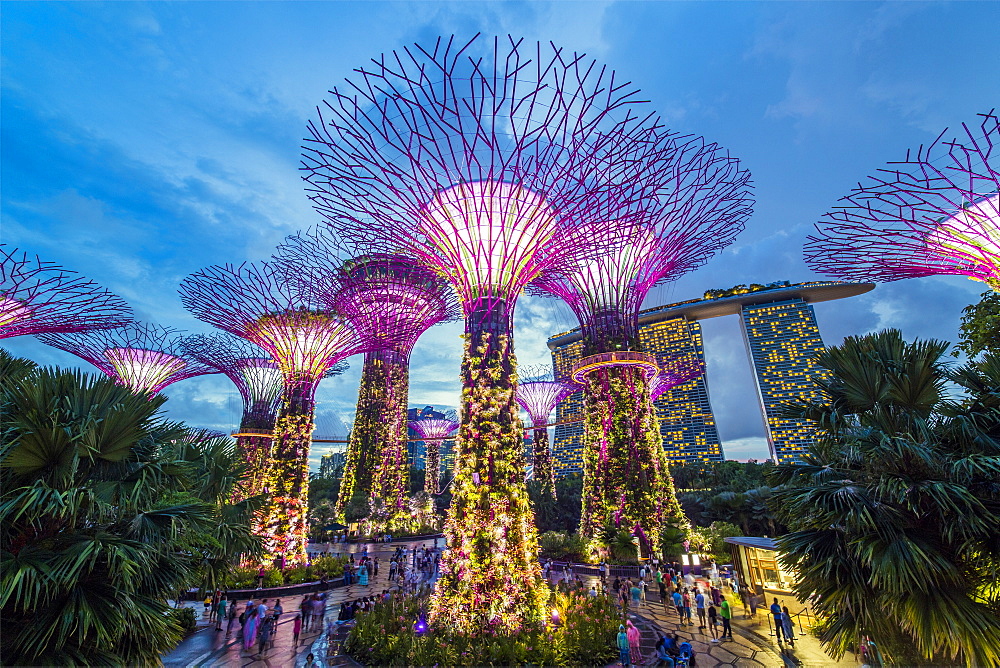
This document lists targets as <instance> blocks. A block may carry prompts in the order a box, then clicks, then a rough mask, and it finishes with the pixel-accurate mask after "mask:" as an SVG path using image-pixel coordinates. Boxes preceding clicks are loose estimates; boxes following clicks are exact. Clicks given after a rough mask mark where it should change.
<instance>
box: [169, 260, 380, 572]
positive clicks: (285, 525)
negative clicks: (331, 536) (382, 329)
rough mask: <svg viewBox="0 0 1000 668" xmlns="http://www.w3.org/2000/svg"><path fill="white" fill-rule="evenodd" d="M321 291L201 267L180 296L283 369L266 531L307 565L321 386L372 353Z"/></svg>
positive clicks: (244, 271) (261, 267)
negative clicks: (312, 451) (332, 373)
mask: <svg viewBox="0 0 1000 668" xmlns="http://www.w3.org/2000/svg"><path fill="white" fill-rule="evenodd" d="M318 291H319V288H315V289H314V286H312V285H310V284H308V283H307V282H304V281H303V282H297V281H294V280H291V277H288V276H286V275H285V274H284V273H283V272H281V271H279V270H278V269H277V268H276V267H275V266H274V265H273V264H271V263H266V262H261V263H258V264H252V263H244V264H242V265H239V266H233V265H223V266H213V267H208V268H206V269H202V270H201V271H199V272H196V273H194V274H192V275H191V276H188V277H187V278H185V279H184V281H183V282H182V283H181V287H180V294H181V301H183V303H184V306H185V307H187V309H188V310H189V311H191V312H192V313H193V314H194V315H195V317H197V318H198V319H200V320H203V321H205V322H207V323H209V324H211V325H214V326H215V327H218V328H219V329H222V330H224V331H227V332H229V333H230V334H234V335H236V336H239V337H241V338H244V339H246V340H247V341H250V342H251V343H254V344H256V345H257V346H259V347H261V348H263V349H264V351H266V352H267V353H268V354H269V355H270V356H271V357H272V358H273V359H274V360H275V361H276V362H277V363H278V370H279V371H280V372H281V379H282V384H283V390H282V401H281V407H280V409H279V411H278V416H277V418H276V420H275V425H274V432H273V436H272V440H271V455H270V457H269V459H270V461H269V462H268V465H269V466H268V472H267V475H266V476H265V478H266V480H265V483H264V485H263V491H264V492H265V493H267V494H268V495H269V499H268V507H267V510H266V517H265V520H264V522H263V526H262V527H261V528H260V531H261V533H262V534H263V536H264V539H265V547H266V549H267V551H268V553H269V554H270V555H272V556H275V557H285V558H286V559H288V560H290V561H292V562H301V561H305V559H306V545H307V544H308V530H307V526H306V523H307V496H308V485H309V461H308V458H309V447H310V445H311V442H312V432H313V427H314V421H313V420H314V415H315V408H316V402H315V395H316V386H317V385H318V384H319V381H320V379H321V378H322V377H323V375H324V374H325V373H326V372H327V370H328V369H329V368H330V367H332V366H333V365H335V364H337V363H338V362H340V361H341V360H343V359H346V358H347V357H350V356H351V355H354V354H356V353H360V352H364V351H365V350H366V343H367V342H366V340H365V339H364V337H362V336H361V335H360V334H359V333H358V332H357V331H356V330H355V328H354V326H353V325H352V324H351V323H350V322H348V321H347V320H345V319H343V318H341V317H340V316H338V315H335V314H334V313H332V312H331V311H330V310H329V309H328V308H326V307H325V306H324V305H323V304H322V302H321V301H320V300H319V299H318V297H317V293H318Z"/></svg>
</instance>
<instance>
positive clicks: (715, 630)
mask: <svg viewBox="0 0 1000 668" xmlns="http://www.w3.org/2000/svg"><path fill="white" fill-rule="evenodd" d="M708 628H709V629H711V631H712V642H719V611H718V610H716V609H715V606H714V605H710V606H708Z"/></svg>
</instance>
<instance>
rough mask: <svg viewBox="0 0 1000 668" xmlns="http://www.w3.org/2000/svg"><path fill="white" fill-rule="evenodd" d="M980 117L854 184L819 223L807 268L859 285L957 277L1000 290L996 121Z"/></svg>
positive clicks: (807, 249) (811, 240)
mask: <svg viewBox="0 0 1000 668" xmlns="http://www.w3.org/2000/svg"><path fill="white" fill-rule="evenodd" d="M980 117H981V118H982V121H981V122H980V123H979V125H978V127H977V126H972V127H969V126H968V125H965V124H963V125H962V132H961V136H959V137H958V138H955V139H951V140H946V139H945V136H946V134H947V132H948V131H947V130H945V131H944V132H942V133H941V134H940V135H938V137H937V139H935V140H934V141H933V142H931V143H930V144H929V145H927V146H921V147H920V148H918V149H917V150H916V151H915V152H907V155H906V158H905V159H903V160H901V161H899V162H890V163H889V164H888V165H886V167H884V168H882V169H879V170H878V173H877V174H876V175H875V176H872V177H869V178H868V180H867V181H865V182H864V183H861V184H859V185H858V187H857V188H855V189H854V190H853V191H852V192H851V194H849V195H847V196H846V197H844V198H843V199H842V200H841V201H842V202H843V204H841V205H840V206H838V207H837V208H835V209H834V210H832V211H830V212H829V213H827V214H826V215H825V216H824V217H823V219H822V220H821V221H820V222H819V223H818V224H817V226H816V227H817V230H818V231H819V234H818V235H817V236H810V237H809V241H808V242H807V243H806V245H805V259H806V263H807V264H808V265H809V266H810V267H811V268H813V269H815V270H816V271H818V272H822V273H824V274H830V275H833V276H838V277H841V278H846V279H849V280H859V281H895V280H899V279H901V278H916V277H920V276H931V275H934V274H958V275H961V276H967V277H969V278H971V279H973V280H977V281H982V282H984V283H986V284H988V285H989V286H990V287H991V288H993V289H994V290H998V291H1000V149H998V148H997V147H996V146H995V144H996V143H997V142H998V140H1000V121H998V116H997V114H996V113H994V112H992V111H991V112H990V113H987V114H980Z"/></svg>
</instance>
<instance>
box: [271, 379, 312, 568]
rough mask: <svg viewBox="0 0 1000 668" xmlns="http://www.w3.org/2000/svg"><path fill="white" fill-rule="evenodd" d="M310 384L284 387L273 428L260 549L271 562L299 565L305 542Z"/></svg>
mask: <svg viewBox="0 0 1000 668" xmlns="http://www.w3.org/2000/svg"><path fill="white" fill-rule="evenodd" d="M315 393H316V381H315V380H314V379H312V378H308V379H297V380H294V381H292V382H288V383H286V386H285V395H284V398H283V399H282V403H281V410H280V411H279V412H278V418H277V419H276V420H275V423H274V438H273V441H272V443H273V445H272V457H271V462H270V466H269V468H268V476H267V478H268V483H267V491H268V493H269V494H270V498H269V499H268V507H267V514H266V519H265V522H264V527H263V533H264V547H265V550H266V551H267V554H268V555H269V556H271V557H272V558H279V557H282V556H283V557H284V558H285V559H286V561H288V562H290V563H304V562H305V561H306V559H307V557H306V546H307V545H308V542H309V528H308V526H307V521H306V519H307V516H306V513H307V512H308V497H309V447H310V446H311V445H312V433H313V428H314V426H315V425H314V423H313V414H314V412H315V407H316V404H315Z"/></svg>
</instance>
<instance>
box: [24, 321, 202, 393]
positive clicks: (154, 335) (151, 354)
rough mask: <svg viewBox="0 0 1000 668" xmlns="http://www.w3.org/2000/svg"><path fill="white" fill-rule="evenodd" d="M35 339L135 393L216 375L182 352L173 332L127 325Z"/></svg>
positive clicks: (146, 325)
mask: <svg viewBox="0 0 1000 668" xmlns="http://www.w3.org/2000/svg"><path fill="white" fill-rule="evenodd" d="M38 339H39V340H40V341H41V342H42V343H46V344H48V345H50V346H53V347H55V348H59V349H61V350H65V351H66V352H69V353H73V354H74V355H76V356H78V357H82V358H83V359H85V360H87V361H88V362H90V363H91V364H93V365H94V366H96V367H97V368H98V369H100V370H101V371H103V372H104V373H105V374H107V375H108V376H110V377H111V378H114V379H115V380H116V381H118V383H119V384H121V385H124V386H125V387H128V388H130V389H131V390H133V391H135V392H146V393H148V394H150V395H153V394H156V393H157V392H159V391H160V390H162V389H163V388H165V387H166V386H167V385H170V384H171V383H176V382H177V381H179V380H184V379H185V378H191V377H193V376H201V375H204V374H209V373H218V370H217V369H214V368H212V367H210V366H208V365H205V364H202V363H201V362H199V361H197V360H195V359H193V358H191V357H189V356H188V355H186V354H185V352H184V336H183V335H182V334H181V333H180V332H178V331H177V330H175V329H170V328H169V327H161V326H160V325H154V324H150V323H140V322H130V323H128V324H126V325H123V326H121V327H116V328H114V329H95V330H92V331H89V332H75V333H72V334H52V333H49V334H39V335H38Z"/></svg>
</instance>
